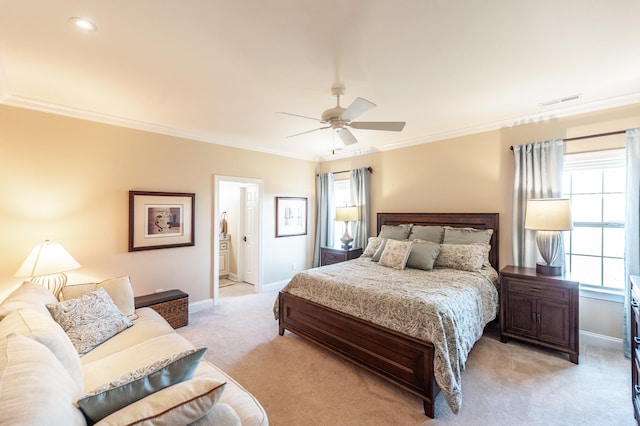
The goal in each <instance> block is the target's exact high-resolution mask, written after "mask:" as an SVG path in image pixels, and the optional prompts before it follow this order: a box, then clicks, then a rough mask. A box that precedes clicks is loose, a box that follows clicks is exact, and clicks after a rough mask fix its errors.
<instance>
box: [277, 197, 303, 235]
mask: <svg viewBox="0 0 640 426" xmlns="http://www.w3.org/2000/svg"><path fill="white" fill-rule="evenodd" d="M295 235H307V199H306V198H305V197H276V238H277V237H293V236H295Z"/></svg>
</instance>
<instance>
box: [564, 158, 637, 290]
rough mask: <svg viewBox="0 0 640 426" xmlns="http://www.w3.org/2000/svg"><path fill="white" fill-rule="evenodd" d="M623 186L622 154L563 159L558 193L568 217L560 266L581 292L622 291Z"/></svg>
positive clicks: (623, 163)
mask: <svg viewBox="0 0 640 426" xmlns="http://www.w3.org/2000/svg"><path fill="white" fill-rule="evenodd" d="M625 180H626V178H625V151H624V149H616V150H607V151H599V152H589V153H580V154H568V155H565V160H564V175H563V185H562V188H563V191H564V196H565V197H570V198H571V212H572V216H573V231H570V232H565V233H564V238H565V240H564V244H565V262H566V266H567V270H568V271H570V272H571V275H572V277H573V278H574V279H576V280H578V281H580V283H581V285H582V286H583V287H584V288H591V289H602V290H614V291H621V290H624V244H625V240H624V239H625V229H624V220H625V184H626V183H625Z"/></svg>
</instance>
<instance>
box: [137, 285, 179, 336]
mask: <svg viewBox="0 0 640 426" xmlns="http://www.w3.org/2000/svg"><path fill="white" fill-rule="evenodd" d="M134 302H135V306H136V309H138V308H152V309H153V310H155V311H156V312H158V313H159V314H160V315H162V317H163V318H164V319H166V320H167V322H168V323H169V324H171V327H173V328H179V327H184V326H185V325H187V324H188V323H189V295H188V294H187V293H185V292H183V291H180V290H167V291H160V292H158V293H152V294H145V295H144V296H138V297H136V298H134Z"/></svg>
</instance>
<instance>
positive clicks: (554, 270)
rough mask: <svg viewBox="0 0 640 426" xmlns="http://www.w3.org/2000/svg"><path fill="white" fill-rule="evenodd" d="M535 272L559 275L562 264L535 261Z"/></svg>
mask: <svg viewBox="0 0 640 426" xmlns="http://www.w3.org/2000/svg"><path fill="white" fill-rule="evenodd" d="M536 273H538V274H541V275H548V276H551V277H557V276H559V275H562V266H559V265H547V264H546V263H537V264H536Z"/></svg>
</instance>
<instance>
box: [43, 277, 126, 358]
mask: <svg viewBox="0 0 640 426" xmlns="http://www.w3.org/2000/svg"><path fill="white" fill-rule="evenodd" d="M47 308H48V309H49V312H51V316H52V317H53V319H54V320H56V322H57V323H58V324H60V325H61V326H62V328H63V329H64V331H65V332H66V333H67V335H68V336H69V338H70V339H71V343H73V346H74V347H75V348H76V350H77V351H78V353H79V354H80V355H83V354H85V353H87V352H89V351H90V350H91V349H93V348H94V347H96V346H98V345H99V344H100V343H102V342H104V341H105V340H107V339H109V338H111V337H113V336H115V335H116V334H118V333H119V332H121V331H122V330H124V329H126V328H127V327H131V326H132V325H133V323H132V322H131V320H130V319H129V318H127V317H126V316H125V315H124V314H123V313H122V312H120V310H119V309H118V308H117V307H116V305H115V304H114V303H113V301H112V300H111V297H109V295H108V294H107V292H106V291H105V289H103V288H99V289H97V290H96V291H91V292H89V293H85V294H83V295H82V296H80V297H78V298H76V299H70V300H65V301H64V302H60V303H52V304H48V305H47Z"/></svg>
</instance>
